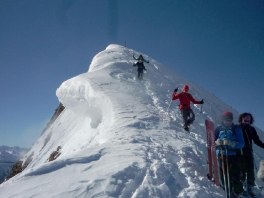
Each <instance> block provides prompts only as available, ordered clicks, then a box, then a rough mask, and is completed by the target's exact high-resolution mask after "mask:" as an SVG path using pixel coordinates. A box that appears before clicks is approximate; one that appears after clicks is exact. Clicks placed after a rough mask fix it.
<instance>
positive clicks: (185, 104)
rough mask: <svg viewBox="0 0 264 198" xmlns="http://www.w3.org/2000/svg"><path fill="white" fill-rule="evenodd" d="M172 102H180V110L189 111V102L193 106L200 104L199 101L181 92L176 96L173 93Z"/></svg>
mask: <svg viewBox="0 0 264 198" xmlns="http://www.w3.org/2000/svg"><path fill="white" fill-rule="evenodd" d="M171 99H172V100H177V99H179V100H180V110H182V109H191V107H190V101H192V103H193V104H201V101H196V100H195V99H194V98H193V96H192V95H191V94H189V93H186V92H181V93H178V94H176V93H175V92H173V93H172V98H171Z"/></svg>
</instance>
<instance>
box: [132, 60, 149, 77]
mask: <svg viewBox="0 0 264 198" xmlns="http://www.w3.org/2000/svg"><path fill="white" fill-rule="evenodd" d="M133 66H134V67H135V66H137V68H138V69H137V72H138V78H139V79H142V78H143V70H145V71H147V69H146V67H145V66H144V64H143V61H142V60H139V61H138V62H137V63H135V64H133Z"/></svg>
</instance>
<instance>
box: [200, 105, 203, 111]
mask: <svg viewBox="0 0 264 198" xmlns="http://www.w3.org/2000/svg"><path fill="white" fill-rule="evenodd" d="M202 112H203V104H202V105H201V108H200V113H202Z"/></svg>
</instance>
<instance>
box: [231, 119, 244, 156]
mask: <svg viewBox="0 0 264 198" xmlns="http://www.w3.org/2000/svg"><path fill="white" fill-rule="evenodd" d="M237 127H239V128H240V126H239V125H237V124H234V125H233V126H232V129H231V131H232V135H233V136H236V129H237ZM234 150H235V152H236V155H238V156H240V155H243V150H242V148H241V149H234Z"/></svg>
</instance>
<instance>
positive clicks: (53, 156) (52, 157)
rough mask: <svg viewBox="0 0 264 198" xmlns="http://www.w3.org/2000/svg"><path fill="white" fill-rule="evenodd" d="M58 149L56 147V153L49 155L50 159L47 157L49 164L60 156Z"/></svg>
mask: <svg viewBox="0 0 264 198" xmlns="http://www.w3.org/2000/svg"><path fill="white" fill-rule="evenodd" d="M60 149H61V146H58V148H57V150H56V151H53V152H52V153H51V154H50V157H49V159H48V161H49V162H51V161H53V160H55V159H57V158H58V157H59V156H60V154H61V152H60Z"/></svg>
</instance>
